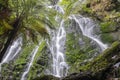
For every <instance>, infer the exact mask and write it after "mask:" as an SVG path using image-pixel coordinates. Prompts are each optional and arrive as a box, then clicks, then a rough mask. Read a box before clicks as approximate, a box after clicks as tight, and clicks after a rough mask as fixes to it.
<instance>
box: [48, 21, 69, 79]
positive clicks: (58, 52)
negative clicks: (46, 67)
mask: <svg viewBox="0 0 120 80" xmlns="http://www.w3.org/2000/svg"><path fill="white" fill-rule="evenodd" d="M52 35H53V36H52V40H51V43H50V45H49V48H50V51H51V54H52V58H53V63H52V65H51V66H52V71H51V74H52V75H54V76H56V77H63V76H66V75H67V70H68V65H67V63H66V62H65V55H64V45H65V40H66V32H65V29H64V21H63V20H62V21H61V23H60V28H59V29H58V31H55V32H53V33H52Z"/></svg>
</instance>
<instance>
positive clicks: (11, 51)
mask: <svg viewBox="0 0 120 80" xmlns="http://www.w3.org/2000/svg"><path fill="white" fill-rule="evenodd" d="M21 47H22V37H19V38H17V39H16V40H15V41H14V42H13V43H12V45H10V46H9V48H8V50H7V51H6V53H5V56H4V57H3V60H2V62H1V63H2V64H3V63H8V62H9V61H10V60H13V59H14V58H15V57H16V56H17V55H18V54H19V52H20V51H21V49H22V48H21Z"/></svg>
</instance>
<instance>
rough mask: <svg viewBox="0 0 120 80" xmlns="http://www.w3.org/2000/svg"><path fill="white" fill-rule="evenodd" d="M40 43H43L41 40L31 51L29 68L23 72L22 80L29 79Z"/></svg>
mask: <svg viewBox="0 0 120 80" xmlns="http://www.w3.org/2000/svg"><path fill="white" fill-rule="evenodd" d="M40 44H41V42H40V43H39V45H37V46H36V47H35V48H34V49H33V51H32V52H31V58H30V59H29V62H28V64H27V68H26V69H25V71H24V72H23V74H22V77H21V80H26V79H27V77H26V76H27V74H28V72H29V71H30V68H31V66H32V64H33V61H34V58H35V55H36V54H37V52H38V49H39V46H40Z"/></svg>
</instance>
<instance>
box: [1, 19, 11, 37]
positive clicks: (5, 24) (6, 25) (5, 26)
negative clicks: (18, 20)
mask: <svg viewBox="0 0 120 80" xmlns="http://www.w3.org/2000/svg"><path fill="white" fill-rule="evenodd" d="M12 29H13V28H12V26H11V25H10V24H9V23H8V22H6V21H5V20H0V35H2V34H4V33H5V32H6V31H8V30H12Z"/></svg>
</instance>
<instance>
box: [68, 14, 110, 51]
mask: <svg viewBox="0 0 120 80" xmlns="http://www.w3.org/2000/svg"><path fill="white" fill-rule="evenodd" d="M70 19H74V20H75V22H76V23H77V24H78V25H79V27H80V29H81V31H82V34H83V35H84V36H86V37H88V38H90V39H91V40H93V41H95V42H96V43H97V44H98V46H99V47H100V49H101V50H102V51H104V50H105V49H107V47H108V46H107V45H106V44H104V43H103V42H102V41H101V40H100V39H98V38H97V37H96V36H95V35H94V27H95V24H94V23H93V21H92V20H91V19H89V18H85V17H82V16H80V15H79V16H75V15H72V16H70Z"/></svg>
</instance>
